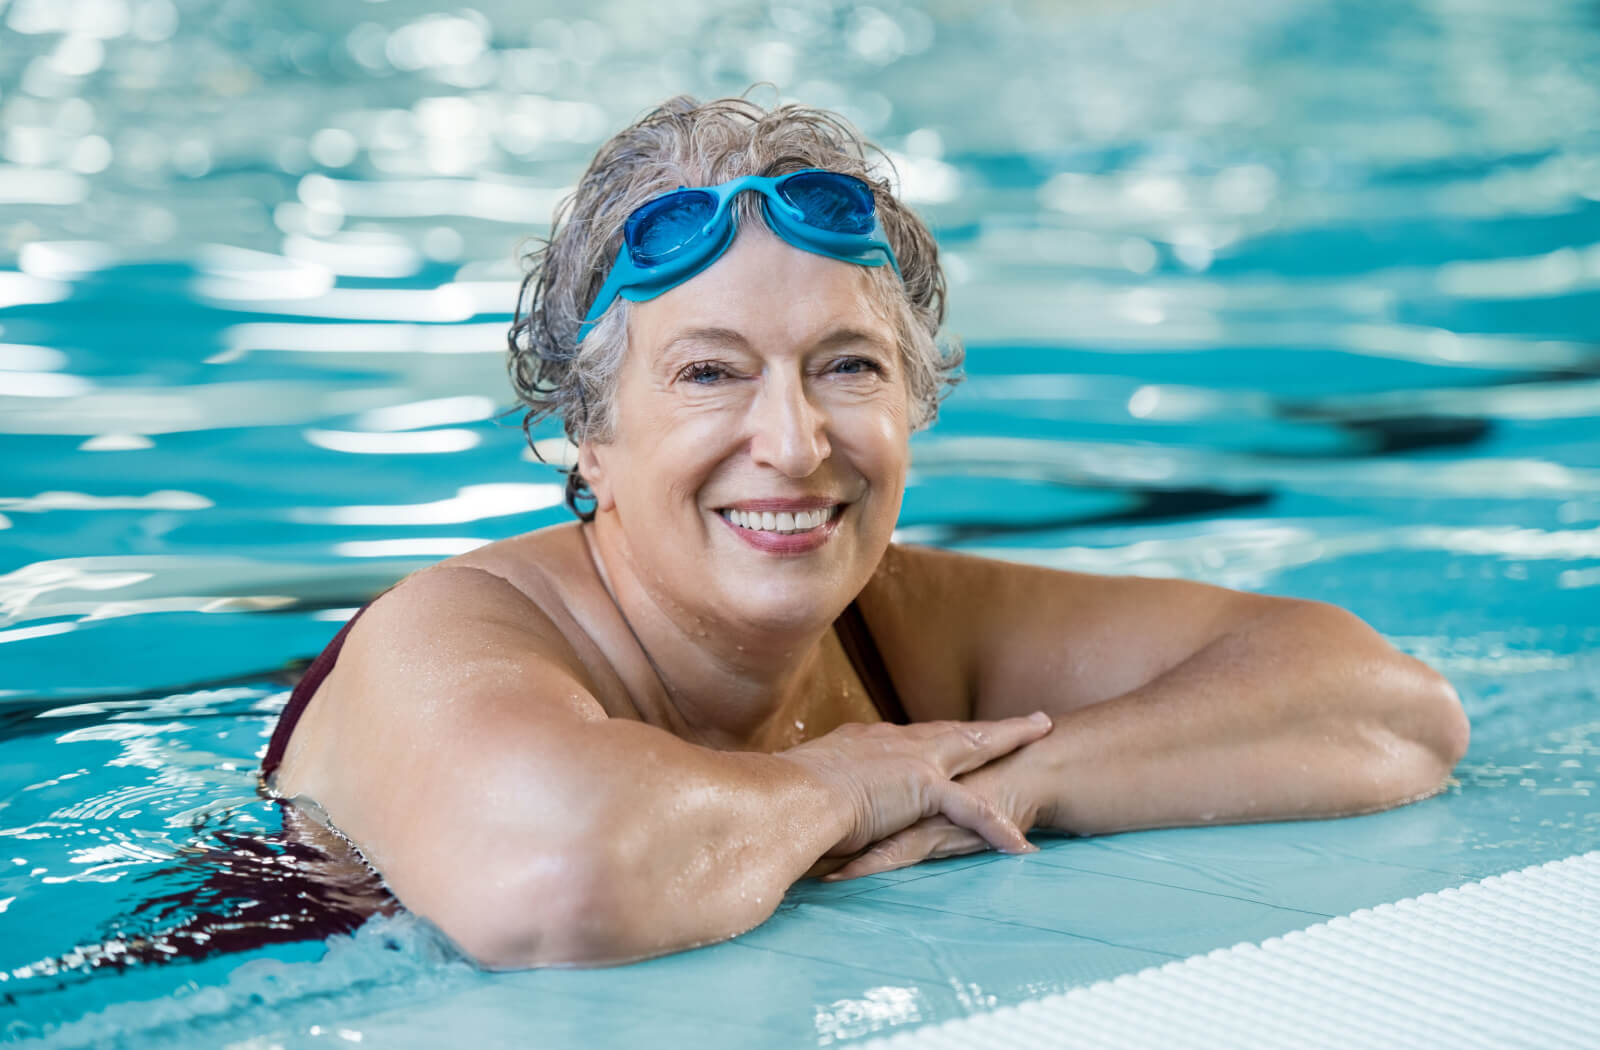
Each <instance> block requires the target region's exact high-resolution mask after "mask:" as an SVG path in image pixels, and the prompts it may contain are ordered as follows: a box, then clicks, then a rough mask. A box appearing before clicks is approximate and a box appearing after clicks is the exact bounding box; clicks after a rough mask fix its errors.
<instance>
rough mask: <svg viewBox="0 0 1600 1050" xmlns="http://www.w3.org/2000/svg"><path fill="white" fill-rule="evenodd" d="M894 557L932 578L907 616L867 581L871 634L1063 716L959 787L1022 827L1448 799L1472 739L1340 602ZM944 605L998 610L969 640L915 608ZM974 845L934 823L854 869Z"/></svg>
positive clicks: (981, 686) (976, 710) (909, 573)
mask: <svg viewBox="0 0 1600 1050" xmlns="http://www.w3.org/2000/svg"><path fill="white" fill-rule="evenodd" d="M896 554H897V556H898V557H900V558H902V559H904V562H903V563H902V564H901V565H900V567H899V570H898V571H897V572H896V573H895V574H894V575H893V577H892V579H893V580H896V581H920V582H902V583H900V584H898V587H897V588H896V589H898V590H900V592H901V593H899V594H897V595H895V596H894V605H895V607H896V608H898V609H900V610H903V612H902V613H900V614H898V615H900V617H901V618H900V620H899V621H898V622H897V623H895V619H894V618H895V614H892V613H886V610H885V608H884V605H885V604H886V603H885V602H884V599H885V597H886V595H885V594H884V593H883V591H882V590H878V589H877V584H876V583H875V585H874V588H873V589H869V592H871V593H872V595H873V602H874V604H873V605H872V606H870V607H869V608H868V610H867V611H868V614H869V616H872V617H873V619H872V621H871V622H872V623H873V626H874V630H875V631H876V630H877V629H878V625H879V623H880V622H881V621H880V618H879V617H886V619H887V621H888V622H891V623H895V626H893V627H891V630H892V631H894V632H897V633H898V632H909V631H916V632H918V633H919V634H920V636H921V637H922V639H923V641H922V644H923V645H925V646H927V648H928V651H932V652H940V651H943V652H945V653H950V652H951V651H952V650H954V652H955V655H954V656H953V657H951V656H946V659H947V660H952V661H964V662H965V666H964V668H963V670H962V672H961V673H962V674H963V675H964V677H960V678H958V679H957V680H958V681H965V682H968V683H970V685H971V690H970V694H969V695H970V697H971V701H970V702H971V708H970V709H969V711H968V712H966V714H967V715H968V716H970V717H975V718H992V717H998V716H1002V715H1003V714H1004V713H1005V712H1007V711H1008V710H1010V709H1012V708H1013V707H1015V706H1028V707H1038V708H1042V709H1044V710H1046V711H1048V712H1050V713H1051V715H1052V716H1053V717H1054V719H1055V729H1054V730H1053V731H1052V732H1051V734H1050V735H1049V736H1048V737H1046V738H1044V739H1042V740H1040V741H1038V742H1037V743H1035V744H1032V745H1029V746H1028V747H1026V748H1024V749H1022V750H1020V751H1018V752H1016V753H1015V754H1013V755H1010V756H1008V757H1007V758H1004V759H1001V760H999V761H997V762H995V763H993V764H992V765H990V766H988V767H985V768H984V769H982V770H978V771H976V772H974V773H972V774H969V775H968V776H967V777H966V778H964V782H965V783H967V784H968V785H969V786H973V787H974V788H975V789H977V790H979V791H980V793H983V794H985V795H987V796H988V797H990V798H991V799H992V800H994V801H996V803H997V804H999V805H1000V806H1001V808H1002V809H1003V810H1005V811H1006V812H1008V813H1010V814H1011V816H1012V817H1013V819H1015V820H1017V821H1018V823H1019V825H1020V826H1022V827H1030V826H1035V825H1037V826H1040V827H1049V828H1054V829H1059V830H1062V831H1068V832H1073V833H1077V834H1098V833H1103V832H1110V831H1123V830H1130V829H1134V828H1147V827H1161V826H1172V825H1182V824H1202V823H1210V822H1218V823H1222V822H1230V821H1260V820H1276V819H1289V818H1300V817H1317V816H1334V815H1340V814H1349V813H1358V812H1364V811H1369V810H1374V809H1382V808H1385V807H1388V806H1393V805H1397V804H1399V803H1402V802H1407V801H1411V800H1414V799H1417V798H1421V797H1424V796H1427V795H1430V794H1433V793H1434V792H1436V791H1438V790H1439V788H1440V786H1441V785H1442V783H1443V781H1444V778H1445V777H1446V776H1447V774H1448V773H1449V771H1450V769H1451V768H1452V767H1453V766H1454V765H1455V763H1456V761H1457V760H1458V759H1459V758H1460V757H1461V754H1462V753H1463V752H1464V751H1465V749H1466V744H1467V735H1468V727H1467V722H1466V719H1465V717H1464V715H1463V714H1462V711H1461V706H1460V703H1459V702H1458V701H1457V699H1456V695H1455V692H1454V690H1452V689H1451V687H1450V685H1449V684H1448V683H1447V682H1446V681H1445V680H1444V679H1443V678H1442V677H1441V676H1439V675H1438V674H1437V673H1435V672H1434V671H1432V670H1431V669H1429V668H1428V667H1426V666H1425V665H1423V664H1422V663H1420V662H1418V661H1416V660H1414V659H1412V658H1410V657H1408V656H1406V655H1404V654H1402V653H1399V652H1397V651H1396V650H1395V649H1393V648H1392V647H1391V646H1389V645H1388V643H1386V642H1385V641H1384V640H1383V639H1382V638H1381V637H1380V636H1379V635H1378V634H1377V633H1376V632H1374V631H1373V630H1372V629H1371V628H1369V627H1368V626H1367V625H1366V624H1364V623H1362V622H1361V621H1360V620H1359V619H1357V618H1356V617H1355V616H1353V615H1351V614H1350V613H1348V612H1345V611H1343V610H1341V609H1338V608H1335V607H1333V606H1330V605H1325V604H1321V603H1316V602H1305V601H1296V600H1291V599H1282V598H1269V597H1263V596H1258V595H1251V594H1243V593H1238V592H1233V591H1227V590H1224V589H1221V588H1216V587H1208V586H1205V585H1201V584H1195V583H1188V582H1184V581H1175V580H1147V579H1135V578H1117V577H1097V576H1085V575H1082V574H1076V573H1064V572H1056V571H1052V570H1047V569H1038V568H1033V567H1028V566H1020V565H1011V564H1005V563H999V562H986V561H983V560H980V559H975V558H969V557H965V556H961V555H955V554H949V553H946V552H935V551H909V550H901V551H898V552H896ZM917 569H922V570H925V571H922V572H921V573H920V575H919V574H918V572H917ZM908 587H911V588H916V587H920V588H927V589H946V590H947V591H948V593H950V594H951V595H952V596H951V597H948V598H944V599H940V600H935V599H934V597H933V595H932V594H928V593H924V594H921V595H917V594H908V593H905V590H906V589H907V588H908ZM939 608H965V609H983V610H985V613H984V616H983V617H982V619H981V621H980V622H972V621H971V620H970V619H969V621H968V623H967V625H966V640H965V641H962V640H960V639H958V638H957V637H955V634H956V628H955V627H954V625H953V624H951V623H950V622H949V621H948V620H946V619H945V618H944V617H941V616H939V615H937V614H936V615H934V616H933V617H931V622H924V623H922V624H920V625H918V624H913V623H911V622H909V620H908V619H907V614H908V613H913V612H914V611H915V610H918V609H939ZM942 632H948V633H942ZM903 655H904V653H903V650H902V649H900V648H899V646H898V645H896V647H895V649H894V650H893V652H891V653H890V655H889V661H890V667H891V671H892V672H894V673H895V674H896V679H897V681H899V680H900V678H901V674H902V673H903V672H902V669H901V667H899V666H897V665H896V663H895V657H896V656H902V657H903ZM907 677H914V673H907ZM911 695H915V694H914V693H913V694H911ZM951 702H952V698H951V697H950V696H949V695H948V693H946V694H945V703H947V704H948V703H951ZM955 716H956V717H960V716H961V715H960V714H959V713H957V714H956V715H955ZM963 846H964V847H965V848H962V847H963ZM972 848H981V847H976V846H974V845H973V844H972V843H971V842H970V839H969V838H968V837H966V836H962V835H960V834H957V833H956V832H954V831H952V830H951V829H948V828H946V827H944V826H942V825H941V824H940V823H939V822H938V821H937V820H934V821H930V822H929V823H928V824H927V825H925V826H923V827H920V828H915V829H908V831H907V832H905V833H904V834H903V835H901V836H899V837H898V840H890V841H889V842H886V843H883V844H882V846H881V848H879V849H877V850H875V851H874V853H873V854H872V855H869V856H868V857H864V858H862V860H861V861H858V862H857V863H855V864H852V865H850V866H849V867H848V868H846V869H845V870H844V871H843V872H841V874H844V875H847V876H855V875H861V874H867V873H869V872H870V871H874V870H884V868H886V867H898V866H903V865H904V864H906V863H914V862H915V861H916V860H921V859H923V858H924V857H927V856H935V855H947V854H949V853H954V852H968V851H970V850H971V849H972Z"/></svg>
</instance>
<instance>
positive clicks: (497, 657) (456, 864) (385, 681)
mask: <svg viewBox="0 0 1600 1050" xmlns="http://www.w3.org/2000/svg"><path fill="white" fill-rule="evenodd" d="M584 679H585V675H584V673H583V670H582V666H581V664H580V663H579V662H578V660H577V658H576V657H575V655H574V654H573V653H572V651H571V650H570V648H569V647H568V646H567V644H566V642H565V641H564V640H563V639H562V637H561V635H560V634H559V632H558V631H557V630H556V629H555V627H554V626H553V624H552V623H551V621H550V620H549V618H548V617H547V616H545V615H544V613H542V612H541V610H540V609H539V608H538V607H537V606H536V605H535V604H534V603H533V602H532V601H530V600H529V599H528V598H527V597H526V596H525V595H524V594H523V593H522V592H521V591H519V590H517V589H516V588H514V587H512V586H511V585H510V584H508V583H506V582H505V581H503V580H501V579H499V578H498V577H496V576H493V575H491V574H489V573H486V572H482V571H480V570H476V569H446V570H441V571H432V572H428V573H424V574H421V575H419V576H416V577H413V578H412V579H411V580H409V581H407V582H406V583H404V584H403V585H401V586H400V587H398V588H396V590H395V591H393V592H392V593H391V594H389V595H387V596H385V597H384V598H383V599H382V600H381V601H379V602H376V603H375V604H374V605H373V606H372V607H371V608H370V609H369V610H368V612H367V613H366V615H365V616H363V618H362V620H361V622H360V623H359V624H358V625H357V626H356V627H355V628H354V629H353V630H352V632H351V635H350V638H349V640H348V642H347V643H346V646H345V649H344V651H343V653H342V654H341V656H340V660H339V663H338V665H337V667H336V668H335V670H334V672H333V674H332V675H331V676H330V677H329V679H328V683H327V684H326V685H325V686H324V687H323V690H322V694H321V695H319V696H318V697H317V699H316V702H315V703H313V704H312V706H311V708H310V709H309V710H308V719H311V716H313V715H314V716H315V717H314V720H310V721H308V722H303V723H302V724H301V726H300V728H299V729H298V730H297V731H296V733H295V736H294V739H293V741H292V743H291V747H290V751H289V754H288V755H287V756H286V760H285V764H284V767H283V769H282V771H280V786H281V787H282V789H283V790H284V791H285V792H286V793H296V794H303V795H306V796H308V797H311V798H314V799H316V800H317V801H318V802H319V803H320V804H321V805H322V806H323V808H324V809H325V810H326V811H327V812H328V814H329V815H330V817H331V819H332V820H333V821H334V822H335V823H336V824H337V825H338V826H339V828H340V830H341V831H342V832H344V833H345V834H346V835H348V836H349V837H350V838H351V839H352V840H354V841H355V842H356V843H357V844H358V845H359V846H360V847H361V849H362V851H363V852H364V853H365V855H366V857H367V859H368V860H369V861H370V862H371V863H372V864H373V865H374V866H375V867H376V868H377V869H378V870H379V871H380V872H381V873H382V874H383V876H384V878H385V880H386V882H387V883H388V885H389V886H390V888H391V889H392V890H393V891H394V892H395V894H396V896H397V897H398V898H399V899H400V901H401V902H402V903H403V904H405V905H406V906H407V907H408V908H410V909H411V910H413V911H416V912H418V913H420V914H422V915H424V916H426V917H428V918H429V919H431V920H433V921H434V922H435V923H437V924H438V925H439V926H440V927H441V928H442V929H443V930H444V931H445V932H446V933H447V934H449V935H450V936H452V937H453V938H454V939H455V940H456V941H457V942H458V943H459V944H460V945H461V946H462V947H463V948H464V949H465V950H466V951H467V952H468V953H469V954H471V955H472V956H474V957H475V958H477V959H478V960H479V961H481V962H483V963H485V964H487V965H491V966H529V965H542V964H552V963H579V964H595V963H606V962H618V961H624V960H627V959H632V958H639V957H643V956H647V955H655V954H660V953H662V952H667V951H673V950H678V949H682V948H687V947H691V946H694V945H696V944H701V943H706V942H709V941H714V940H720V939H723V938H726V937H729V936H732V935H734V934H737V933H739V932H742V931H743V930H746V929H749V928H750V927H752V926H755V925H756V924H758V923H760V922H761V921H763V920H764V919H765V918H766V917H767V916H769V915H770V914H771V913H772V911H773V910H774V909H775V908H776V907H777V904H778V902H779V900H780V899H781V898H782V896H783V893H784V891H785V890H786V889H787V888H788V886H789V885H790V884H791V883H792V882H794V881H795V880H796V879H798V878H800V877H801V876H802V875H803V874H804V873H805V872H806V871H807V870H808V868H810V867H811V866H812V864H813V863H814V862H816V861H817V860H818V859H819V858H821V857H823V856H824V855H827V854H829V853H841V854H847V853H850V852H855V851H857V850H860V849H861V848H863V847H865V846H866V845H867V844H869V843H871V842H873V841H876V840H878V839H881V838H883V837H884V836H887V835H890V834H892V833H894V832H895V831H898V830H900V829H901V828H904V827H906V826H908V825H910V824H912V823H915V822H916V821H918V820H921V819H923V818H925V817H927V816H930V815H933V814H935V813H942V814H943V815H945V816H946V817H947V818H949V819H951V820H952V821H953V822H954V823H955V824H957V825H960V826H963V827H967V828H973V829H975V830H976V831H977V832H979V833H981V835H982V836H983V837H984V838H985V840H986V841H987V842H990V843H993V844H994V845H996V846H998V847H1001V848H1008V849H1013V850H1021V849H1027V848H1029V847H1028V846H1027V843H1026V841H1025V840H1024V839H1023V838H1022V835H1021V832H1020V831H1019V830H1018V829H1016V828H1015V827H1014V826H1013V825H1011V824H1010V822H1009V821H1007V820H1006V818H1005V817H1003V816H1002V815H1000V814H999V813H998V811H997V810H995V809H994V808H993V807H992V806H991V805H990V804H988V803H987V802H985V801H983V800H981V799H980V798H978V797H977V796H976V795H974V794H973V793H971V792H970V791H967V790H965V789H962V788H961V787H959V786H958V785H957V784H955V783H954V782H953V780H952V779H951V778H953V777H954V776H956V775H958V774H960V773H962V772H965V771H968V770H971V769H974V768H977V767H979V766H981V765H983V764H985V763H987V762H989V761H992V760H993V759H994V758H997V757H1000V756H1002V755H1004V754H1006V753H1009V752H1010V751H1012V750H1013V749H1015V748H1016V747H1018V746H1020V745H1022V744H1025V743H1027V742H1030V741H1032V740H1035V739H1038V738H1039V737H1040V736H1041V735H1042V734H1043V733H1044V732H1046V731H1047V730H1048V721H1047V720H1041V721H1032V722H1030V721H1029V720H1027V719H1015V720H1012V721H1008V722H1004V723H998V724H994V725H989V726H981V727H978V728H979V729H981V730H983V732H980V733H974V732H971V731H970V727H959V726H951V725H931V726H916V727H898V726H870V727H869V726H856V727H846V728H845V729H842V730H839V731H836V732H835V733H832V734H829V735H828V736H826V737H823V738H820V739H819V740H816V741H812V742H811V743H809V744H807V745H804V746H803V747H800V748H795V749H791V750H790V751H788V752H785V753H784V754H783V755H781V756H778V755H763V754H746V753H726V752H717V751H711V750H708V749H706V748H701V747H697V746H695V745H692V744H689V743H687V742H685V741H683V740H680V739H678V738H676V737H674V736H672V735H670V734H668V733H666V732H664V731H662V730H659V729H656V728H653V727H651V726H648V725H644V724H642V723H639V722H634V721H628V720H623V719H613V718H608V717H607V716H606V715H605V713H604V711H603V710H602V709H601V708H600V705H599V704H598V703H597V702H596V701H595V700H594V698H593V695H592V690H591V689H590V688H589V687H588V685H587V684H586V682H585V680H584Z"/></svg>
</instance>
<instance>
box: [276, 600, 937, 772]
mask: <svg viewBox="0 0 1600 1050" xmlns="http://www.w3.org/2000/svg"><path fill="white" fill-rule="evenodd" d="M384 593H388V592H387V591H386V592H384ZM378 597H382V595H379V596H378ZM377 600H378V599H377V598H374V599H372V601H377ZM370 608H372V602H368V603H367V604H366V605H363V606H362V607H361V608H360V609H358V610H356V614H355V615H354V616H352V617H350V619H349V620H346V621H345V625H344V626H343V627H341V628H339V633H338V634H336V635H334V636H333V641H331V642H329V643H328V647H327V648H326V649H324V650H322V652H321V653H319V654H317V658H316V659H315V660H313V661H311V666H310V667H307V668H306V673H305V674H304V675H303V676H301V678H300V681H299V682H297V683H296V684H295V687H294V692H293V693H291V694H290V695H289V702H288V703H287V704H285V705H284V707H283V711H282V712H281V713H279V715H278V725H277V727H276V728H274V729H273V731H272V740H271V742H269V743H268V744H267V753H266V754H265V755H263V756H262V758H261V775H262V777H264V778H265V777H271V776H272V774H273V773H276V772H277V771H278V766H280V765H282V764H283V753H284V751H285V750H286V749H287V748H288V746H289V738H290V737H291V736H293V735H294V727H295V724H296V723H298V722H299V721H300V716H301V715H303V714H305V711H306V706H307V705H308V704H310V703H311V698H312V697H313V696H315V695H316V692H317V688H318V687H319V686H321V685H322V682H323V679H325V678H327V677H328V674H329V673H330V672H331V671H332V670H333V665H334V663H336V662H337V661H338V659H339V650H341V649H343V648H344V640H345V638H346V636H348V635H349V634H350V628H352V627H354V626H355V625H356V621H357V620H359V619H361V614H362V613H364V612H366V611H367V610H368V609H370ZM833 629H834V631H835V632H836V633H837V634H838V635H839V645H840V646H841V647H842V648H843V649H844V654H845V656H846V657H848V658H849V660H850V666H851V667H853V668H854V669H855V672H856V676H857V677H859V678H860V679H861V684H862V685H863V686H864V687H865V688H866V690H867V696H868V697H870V698H871V699H872V706H873V707H876V708H877V709H878V714H879V715H881V716H882V717H883V720H884V721H885V722H893V723H894V724H895V725H902V726H903V725H907V724H909V723H910V721H911V719H910V718H908V717H906V709H905V706H904V705H903V704H901V703H900V694H899V692H898V691H896V689H895V687H894V679H892V678H890V677H889V669H888V668H887V667H885V666H884V663H883V655H882V654H881V653H879V652H878V644H877V642H875V641H873V639H872V632H871V631H869V630H868V629H867V621H866V618H865V617H863V616H862V615H861V608H860V606H858V605H857V604H856V603H855V602H851V603H850V605H849V607H848V608H846V609H845V611H844V612H842V613H840V614H839V618H838V619H837V620H835V621H834V622H833Z"/></svg>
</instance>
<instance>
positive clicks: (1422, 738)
mask: <svg viewBox="0 0 1600 1050" xmlns="http://www.w3.org/2000/svg"><path fill="white" fill-rule="evenodd" d="M1408 659H1409V658H1408ZM1409 662H1410V663H1411V664H1412V667H1411V668H1410V671H1411V674H1409V675H1408V677H1409V678H1410V679H1411V683H1410V687H1409V688H1408V689H1406V690H1405V691H1404V692H1403V693H1402V694H1401V695H1402V696H1403V697H1404V700H1403V701H1402V702H1401V703H1399V704H1397V705H1396V707H1395V709H1394V712H1393V714H1394V718H1393V721H1392V722H1391V724H1390V727H1389V734H1388V736H1389V738H1390V740H1391V741H1392V745H1391V747H1389V748H1386V749H1385V750H1386V751H1387V752H1388V756H1387V757H1388V761H1387V762H1385V765H1387V766H1388V773H1389V776H1388V777H1386V778H1384V779H1388V780H1390V781H1391V784H1392V787H1391V792H1390V794H1391V795H1392V797H1393V799H1394V801H1395V802H1397V803H1401V802H1408V801H1412V800H1415V799H1422V798H1427V797H1429V796H1431V795H1435V794H1438V793H1439V791H1441V790H1442V789H1443V788H1444V786H1445V783H1446V781H1447V780H1448V778H1449V776H1450V772H1451V770H1453V769H1455V767H1456V763H1457V762H1460V761H1461V758H1462V756H1463V755H1465V754H1466V752H1467V745H1468V743H1469V742H1470V739H1471V734H1472V729H1471V726H1470V725H1469V723H1468V722H1467V716H1466V712H1465V711H1464V710H1463V709H1462V706H1461V699H1460V697H1459V696H1458V695H1457V694H1456V690H1455V688H1454V687H1453V686H1452V685H1451V684H1450V683H1449V682H1448V681H1447V680H1446V679H1445V678H1444V676H1443V675H1440V674H1439V673H1438V672H1436V671H1434V670H1432V669H1431V668H1429V667H1427V666H1426V665H1424V664H1421V663H1418V662H1416V661H1409Z"/></svg>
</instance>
